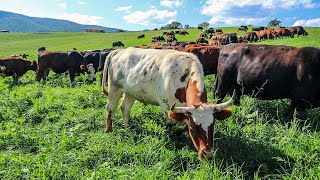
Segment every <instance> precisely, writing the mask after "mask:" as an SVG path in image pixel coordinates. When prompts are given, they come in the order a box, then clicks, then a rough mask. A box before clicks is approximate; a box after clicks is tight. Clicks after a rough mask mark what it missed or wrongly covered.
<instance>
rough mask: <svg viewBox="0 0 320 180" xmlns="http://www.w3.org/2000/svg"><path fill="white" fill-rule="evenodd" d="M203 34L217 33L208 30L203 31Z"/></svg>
mask: <svg viewBox="0 0 320 180" xmlns="http://www.w3.org/2000/svg"><path fill="white" fill-rule="evenodd" d="M203 33H205V34H214V33H215V31H214V30H213V29H206V30H204V31H203Z"/></svg>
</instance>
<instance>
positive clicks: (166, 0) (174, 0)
mask: <svg viewBox="0 0 320 180" xmlns="http://www.w3.org/2000/svg"><path fill="white" fill-rule="evenodd" d="M182 3H183V1H181V0H161V1H160V5H161V6H166V7H172V6H176V7H179V6H181V5H182Z"/></svg>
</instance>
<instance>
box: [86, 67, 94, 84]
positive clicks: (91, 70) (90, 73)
mask: <svg viewBox="0 0 320 180" xmlns="http://www.w3.org/2000/svg"><path fill="white" fill-rule="evenodd" d="M87 70H88V71H87V72H88V81H89V83H92V82H93V81H95V80H96V70H95V69H94V67H93V64H91V63H90V64H88V65H87Z"/></svg>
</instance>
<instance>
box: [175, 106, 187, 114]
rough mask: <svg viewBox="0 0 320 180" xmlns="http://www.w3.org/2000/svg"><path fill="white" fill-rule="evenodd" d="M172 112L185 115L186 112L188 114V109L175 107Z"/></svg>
mask: <svg viewBox="0 0 320 180" xmlns="http://www.w3.org/2000/svg"><path fill="white" fill-rule="evenodd" d="M172 111H173V112H175V113H185V112H187V108H186V107H175V108H174V109H173V110H172Z"/></svg>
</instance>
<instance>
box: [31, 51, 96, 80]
mask: <svg viewBox="0 0 320 180" xmlns="http://www.w3.org/2000/svg"><path fill="white" fill-rule="evenodd" d="M50 70H53V71H54V72H55V73H65V72H68V73H69V75H70V81H71V82H73V81H74V78H75V76H76V75H79V74H80V73H84V72H85V71H87V70H88V73H89V75H88V78H89V79H88V80H89V81H90V82H92V81H93V80H94V78H95V77H94V73H95V71H94V69H93V67H92V65H88V63H87V62H86V61H85V60H84V58H83V56H82V55H81V54H80V53H79V52H76V51H55V52H51V51H46V50H42V51H39V54H38V69H37V77H36V80H37V81H40V80H41V79H43V80H45V78H46V77H47V76H48V74H49V72H50Z"/></svg>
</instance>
